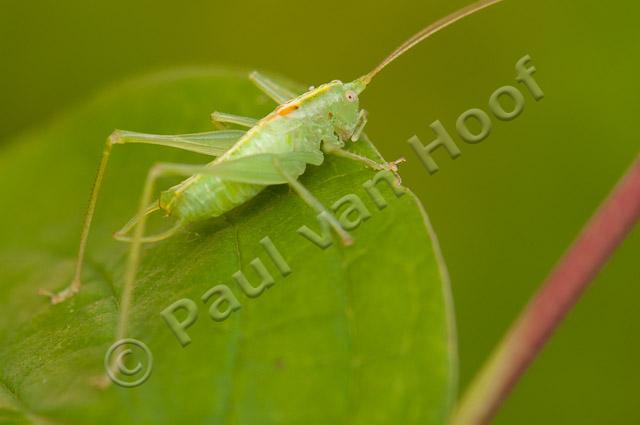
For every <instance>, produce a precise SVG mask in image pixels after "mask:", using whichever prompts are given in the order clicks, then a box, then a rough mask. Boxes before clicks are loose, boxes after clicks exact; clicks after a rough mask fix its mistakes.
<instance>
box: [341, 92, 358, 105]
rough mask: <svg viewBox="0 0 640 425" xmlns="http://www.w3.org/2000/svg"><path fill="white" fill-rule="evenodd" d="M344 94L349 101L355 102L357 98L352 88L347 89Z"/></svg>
mask: <svg viewBox="0 0 640 425" xmlns="http://www.w3.org/2000/svg"><path fill="white" fill-rule="evenodd" d="M344 96H345V97H346V98H347V100H348V101H349V102H355V101H356V100H358V95H357V94H356V92H354V91H352V90H349V91H347V92H346V93H345V95H344Z"/></svg>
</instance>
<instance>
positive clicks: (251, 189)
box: [160, 176, 266, 222]
mask: <svg viewBox="0 0 640 425" xmlns="http://www.w3.org/2000/svg"><path fill="white" fill-rule="evenodd" d="M197 177H198V182H197V184H194V185H190V186H189V187H188V190H182V189H181V187H180V186H182V185H179V186H176V187H175V188H172V189H169V190H167V191H165V192H163V193H162V194H161V195H160V208H162V209H163V210H164V211H166V212H167V213H168V214H169V215H171V216H173V217H176V218H179V219H182V220H185V221H188V222H193V221H199V220H204V219H207V218H211V217H218V216H221V215H222V214H224V213H226V212H227V211H230V210H232V209H234V208H235V207H237V206H239V205H241V204H243V203H245V202H246V201H248V200H249V199H251V198H253V197H254V196H256V195H257V194H258V193H259V192H260V191H261V190H263V189H264V188H265V187H266V186H263V185H257V184H249V183H238V182H232V181H225V180H222V179H221V178H219V177H212V176H197Z"/></svg>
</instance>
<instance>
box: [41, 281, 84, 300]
mask: <svg viewBox="0 0 640 425" xmlns="http://www.w3.org/2000/svg"><path fill="white" fill-rule="evenodd" d="M79 291H80V281H76V280H74V281H73V282H72V283H71V285H69V286H67V287H66V288H65V289H63V290H62V291H60V292H55V293H54V292H51V291H47V290H46V289H40V290H38V295H42V296H44V297H49V301H51V304H60V303H61V302H63V301H65V300H68V299H69V298H71V297H73V296H74V295H75V294H77V293H78V292H79Z"/></svg>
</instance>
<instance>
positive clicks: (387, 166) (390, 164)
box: [383, 157, 407, 184]
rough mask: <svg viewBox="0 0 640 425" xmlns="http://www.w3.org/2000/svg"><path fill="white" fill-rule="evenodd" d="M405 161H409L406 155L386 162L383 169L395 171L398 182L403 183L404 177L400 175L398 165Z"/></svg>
mask: <svg viewBox="0 0 640 425" xmlns="http://www.w3.org/2000/svg"><path fill="white" fill-rule="evenodd" d="M403 162H407V160H406V159H405V158H404V157H400V158H398V159H396V160H395V161H391V162H386V163H385V164H384V167H383V170H389V171H391V172H392V173H393V175H394V176H395V177H396V179H397V180H398V184H401V183H402V177H400V174H399V173H398V165H400V164H402V163H403Z"/></svg>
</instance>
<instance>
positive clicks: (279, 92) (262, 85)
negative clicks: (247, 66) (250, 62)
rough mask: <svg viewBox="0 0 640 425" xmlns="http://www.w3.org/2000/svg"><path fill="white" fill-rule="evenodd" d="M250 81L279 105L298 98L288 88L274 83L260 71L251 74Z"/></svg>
mask: <svg viewBox="0 0 640 425" xmlns="http://www.w3.org/2000/svg"><path fill="white" fill-rule="evenodd" d="M249 79H250V80H251V81H252V82H253V84H255V85H256V86H257V87H258V88H259V89H260V90H261V91H262V92H263V93H264V94H266V95H267V96H269V97H270V98H271V99H273V100H274V101H275V102H276V103H278V105H282V104H283V103H287V102H288V101H290V100H291V99H293V98H295V97H296V94H295V93H293V92H292V91H291V90H289V89H287V88H286V87H282V86H281V85H280V84H278V83H276V82H275V81H273V80H272V79H271V78H269V77H267V76H265V75H264V74H261V73H260V72H258V71H253V72H252V73H250V74H249Z"/></svg>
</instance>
